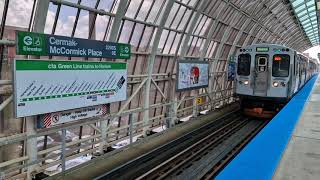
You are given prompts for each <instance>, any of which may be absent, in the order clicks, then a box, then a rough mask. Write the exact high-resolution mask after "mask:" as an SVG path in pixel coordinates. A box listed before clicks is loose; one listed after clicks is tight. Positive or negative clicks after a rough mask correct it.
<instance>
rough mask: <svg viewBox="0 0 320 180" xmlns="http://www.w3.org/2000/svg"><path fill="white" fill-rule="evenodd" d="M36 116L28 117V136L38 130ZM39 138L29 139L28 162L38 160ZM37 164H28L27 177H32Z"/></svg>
mask: <svg viewBox="0 0 320 180" xmlns="http://www.w3.org/2000/svg"><path fill="white" fill-rule="evenodd" d="M35 122H36V118H35V117H34V116H31V117H27V118H26V131H27V136H32V135H35V134H36V133H37V132H36V129H35V128H36V126H35V125H36V124H35ZM37 150H38V149H37V138H31V139H29V140H27V155H28V157H29V159H28V163H33V162H34V161H36V160H37ZM35 167H36V165H31V166H28V172H27V176H28V177H27V179H32V172H33V171H34V169H35Z"/></svg>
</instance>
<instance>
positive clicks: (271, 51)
mask: <svg viewBox="0 0 320 180" xmlns="http://www.w3.org/2000/svg"><path fill="white" fill-rule="evenodd" d="M318 65H319V63H318V61H317V60H316V59H312V58H308V57H306V56H304V55H303V54H301V53H298V52H297V51H295V50H293V49H291V48H288V47H285V46H282V45H277V44H254V45H250V46H247V47H244V48H241V49H240V50H239V51H238V53H237V68H236V94H237V95H238V96H239V97H240V101H241V107H242V109H243V111H244V113H245V114H246V115H249V116H255V117H262V118H271V117H272V116H274V115H275V114H276V113H277V112H278V111H279V110H280V109H281V108H282V107H283V106H284V105H285V104H286V103H287V102H288V101H289V100H290V99H291V98H292V97H293V96H294V95H295V94H296V93H297V92H298V91H299V90H300V89H301V88H302V87H303V85H304V84H306V83H307V81H308V80H309V79H310V78H311V77H312V76H313V75H315V74H316V73H317V72H318Z"/></svg>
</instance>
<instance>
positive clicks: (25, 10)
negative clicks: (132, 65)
mask: <svg viewBox="0 0 320 180" xmlns="http://www.w3.org/2000/svg"><path fill="white" fill-rule="evenodd" d="M4 1H5V0H0V19H1V18H2V12H3V7H4ZM67 1H70V2H74V3H76V2H77V1H78V0H67ZM135 1H136V2H137V4H139V3H140V2H141V0H135ZM95 2H96V1H95V0H82V4H83V5H86V6H90V7H94V6H95ZM112 2H113V0H102V1H101V3H100V4H99V7H98V9H104V10H106V11H109V10H110V8H111V4H112ZM150 2H151V1H145V3H144V4H143V5H144V6H146V7H143V8H142V9H141V11H143V10H144V9H149V8H150V7H148V6H150V5H151V4H150ZM32 5H33V0H10V3H9V11H8V14H7V21H6V25H11V26H19V27H28V25H29V20H30V15H31V10H32ZM136 8H137V7H135V6H130V8H129V9H128V12H127V14H126V15H127V16H131V14H132V16H133V14H134V13H130V12H135V11H136ZM56 10H57V6H54V5H52V3H50V6H49V11H48V14H47V20H46V26H45V33H51V31H52V27H53V23H54V19H55V14H56ZM76 12H77V10H76V9H75V8H71V7H67V6H62V8H61V10H60V16H59V19H58V23H57V27H56V32H55V34H57V35H66V36H68V35H69V36H70V35H71V32H72V27H73V24H74V20H75V15H76ZM88 19H89V14H88V12H87V11H81V13H80V18H79V21H78V26H77V29H76V32H75V36H76V37H80V38H87V37H88ZM107 23H108V18H106V16H98V17H97V20H96V38H97V39H99V40H101V39H102V38H103V36H104V31H105V29H106V25H107ZM124 28H131V27H124ZM305 53H309V55H310V56H311V57H313V58H318V57H317V54H318V53H320V46H316V47H312V48H310V49H308V50H307V51H305Z"/></svg>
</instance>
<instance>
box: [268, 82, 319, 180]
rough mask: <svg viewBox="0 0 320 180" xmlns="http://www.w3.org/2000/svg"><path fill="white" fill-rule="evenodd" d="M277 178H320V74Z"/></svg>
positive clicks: (302, 179) (275, 179)
mask: <svg viewBox="0 0 320 180" xmlns="http://www.w3.org/2000/svg"><path fill="white" fill-rule="evenodd" d="M273 179H274V180H296V179H297V180H319V179H320V77H318V79H317V81H316V82H315V85H314V87H313V90H312V94H311V95H310V97H309V99H307V101H306V104H305V107H304V110H303V113H302V115H301V117H300V119H299V122H298V123H297V125H296V127H295V130H294V132H293V134H292V137H291V140H290V142H289V143H288V146H287V148H286V150H285V152H284V154H283V156H282V159H281V161H280V163H279V165H278V168H277V171H276V172H275V174H274V176H273Z"/></svg>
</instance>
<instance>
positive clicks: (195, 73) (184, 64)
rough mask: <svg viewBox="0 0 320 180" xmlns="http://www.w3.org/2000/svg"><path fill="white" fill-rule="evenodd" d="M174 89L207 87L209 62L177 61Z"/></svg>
mask: <svg viewBox="0 0 320 180" xmlns="http://www.w3.org/2000/svg"><path fill="white" fill-rule="evenodd" d="M177 76H178V77H177V83H176V90H177V91H183V90H191V89H199V88H204V87H208V85H209V63H208V62H205V61H189V60H180V61H178V68H177Z"/></svg>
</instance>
